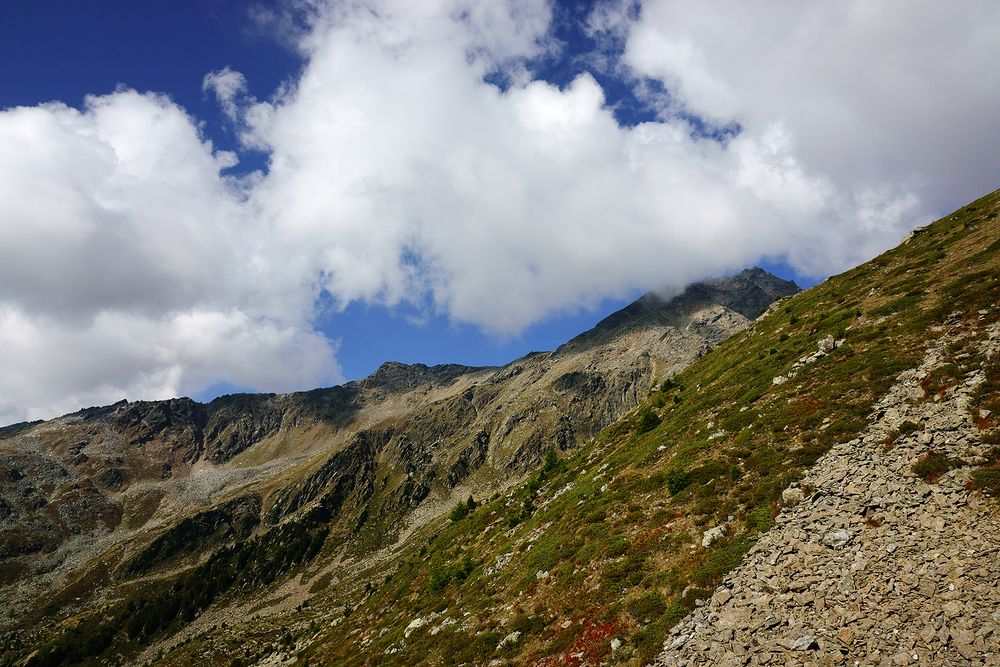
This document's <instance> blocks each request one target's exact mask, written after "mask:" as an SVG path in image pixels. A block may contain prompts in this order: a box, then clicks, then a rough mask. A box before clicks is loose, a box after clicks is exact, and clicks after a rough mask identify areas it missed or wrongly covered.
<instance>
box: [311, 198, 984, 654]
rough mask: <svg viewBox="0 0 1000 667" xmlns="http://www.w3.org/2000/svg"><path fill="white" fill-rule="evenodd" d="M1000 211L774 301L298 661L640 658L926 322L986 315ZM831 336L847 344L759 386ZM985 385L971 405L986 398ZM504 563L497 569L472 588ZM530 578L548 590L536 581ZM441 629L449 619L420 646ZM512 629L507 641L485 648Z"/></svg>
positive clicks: (485, 511)
mask: <svg viewBox="0 0 1000 667" xmlns="http://www.w3.org/2000/svg"><path fill="white" fill-rule="evenodd" d="M998 214H1000V192H997V193H993V194H991V195H989V196H987V197H985V198H983V199H981V200H979V201H977V202H975V203H973V204H971V205H969V206H967V207H965V208H963V209H962V210H960V211H958V212H956V213H955V214H953V215H951V216H948V217H946V218H944V219H942V220H940V221H938V222H936V223H935V224H934V225H932V226H931V227H930V228H929V229H928V230H927V231H926V232H924V233H921V234H918V235H916V236H915V237H913V238H912V239H911V240H910V241H909V242H908V243H906V244H904V245H901V246H900V247H898V248H896V249H894V250H891V251H889V252H887V253H885V254H884V255H882V256H880V257H878V258H876V259H875V260H873V261H872V262H869V263H868V264H865V265H863V266H861V267H858V268H856V269H854V270H852V271H849V272H847V273H844V274H842V275H839V276H836V277H834V278H831V279H830V280H828V281H826V282H825V283H823V284H822V285H820V286H818V287H816V288H814V289H812V290H809V291H807V292H804V293H802V294H800V295H798V296H796V297H793V298H791V299H788V300H786V301H783V302H782V303H781V304H779V306H778V307H777V308H776V309H775V310H774V311H773V312H772V313H771V314H770V315H768V316H767V317H765V318H763V319H762V320H760V321H759V322H758V323H757V324H756V325H755V327H754V328H753V329H752V330H751V331H749V332H747V333H746V334H745V335H739V336H736V337H734V338H731V339H729V340H728V341H726V342H725V343H723V344H722V345H720V346H719V347H718V348H717V349H716V350H714V351H713V352H712V353H711V354H709V355H707V356H706V357H705V358H704V359H703V360H701V361H700V362H699V363H696V364H694V365H693V366H691V367H690V368H689V369H687V370H686V371H684V372H682V373H681V374H680V375H679V376H677V377H676V378H675V384H676V385H677V386H676V387H674V388H668V389H667V390H666V391H657V392H655V393H654V394H653V395H651V397H650V399H649V401H648V404H647V407H648V408H650V409H653V410H655V411H656V412H657V413H658V415H659V416H660V418H661V422H660V424H659V425H658V426H656V427H655V428H654V429H653V430H651V431H648V432H646V433H643V434H640V433H638V430H640V429H637V428H636V427H637V426H638V425H639V423H640V421H641V418H640V415H641V414H642V413H643V409H642V408H640V410H638V411H636V414H635V415H634V416H633V417H632V418H631V419H626V420H623V421H622V422H619V423H618V424H616V425H614V426H612V427H611V428H609V429H608V430H607V431H605V432H604V433H603V434H602V435H601V436H599V437H598V438H597V439H596V440H595V441H594V442H592V443H591V444H590V445H588V446H586V447H584V448H581V449H580V450H579V451H577V452H576V453H575V454H574V455H573V456H572V457H570V458H568V459H565V460H563V461H561V462H560V464H559V465H556V466H550V469H549V470H548V471H543V472H541V473H539V475H538V476H536V477H535V478H534V479H533V480H532V481H531V482H529V483H528V484H526V485H525V486H523V487H522V488H520V489H519V490H518V491H517V492H515V493H513V494H511V495H507V496H504V497H500V498H497V499H495V500H493V501H491V502H488V503H485V504H484V505H483V506H482V507H480V508H478V509H477V510H476V511H475V512H474V513H473V514H472V515H471V516H469V517H467V518H465V519H462V520H461V521H459V522H457V523H450V524H448V525H445V526H443V527H442V528H441V529H440V530H439V531H438V532H437V533H436V534H434V535H433V536H431V537H430V540H429V541H428V542H427V543H426V544H424V545H423V546H421V547H420V549H419V550H418V551H416V552H415V553H411V555H410V556H409V558H408V559H407V560H405V561H404V562H402V563H400V564H399V569H398V571H396V572H395V573H393V574H392V575H391V576H389V577H387V578H385V579H383V580H379V581H375V580H373V581H372V584H373V585H374V586H375V588H376V590H375V592H374V593H372V594H370V595H368V596H367V597H366V598H365V599H364V601H363V602H361V603H360V604H358V605H357V609H355V610H354V611H353V613H351V614H350V615H349V616H348V617H347V618H346V619H344V620H343V621H342V622H341V623H340V624H339V625H337V626H336V627H334V628H331V629H327V630H324V631H323V632H320V633H319V634H318V637H317V639H316V640H315V641H314V642H313V643H312V644H311V645H310V646H309V647H308V648H306V649H305V650H304V651H303V652H302V654H301V657H302V658H303V659H307V658H310V659H312V660H313V661H315V662H319V663H326V664H364V663H365V662H366V661H372V662H374V663H377V664H459V663H463V662H465V663H470V664H484V663H485V662H488V661H489V660H490V659H493V658H500V659H504V660H509V661H510V662H516V663H518V664H534V663H541V664H553V665H554V664H579V663H581V662H584V661H587V660H590V661H593V660H595V659H599V658H602V657H604V656H606V654H607V653H608V652H609V651H610V638H611V637H618V638H621V639H623V640H624V645H623V646H622V648H620V649H619V650H618V651H616V652H615V655H614V658H615V660H616V661H620V662H625V663H633V664H643V663H644V662H645V661H647V660H649V659H650V658H651V657H653V656H654V655H655V654H656V653H657V652H658V651H659V649H660V647H661V644H662V638H663V635H664V632H665V631H666V630H667V629H668V628H669V627H670V626H671V625H672V624H674V623H675V622H676V621H677V620H679V619H680V618H681V617H682V616H683V615H684V614H685V613H686V611H687V610H688V609H690V608H691V607H692V606H693V605H694V604H695V601H696V600H697V599H699V598H702V597H706V596H707V595H709V594H710V591H711V589H712V588H713V586H714V585H715V584H716V583H717V582H718V581H719V579H720V578H721V576H722V575H723V574H724V573H725V572H726V571H728V570H729V569H731V568H732V567H734V566H735V565H737V564H738V563H739V561H740V559H741V557H742V555H743V553H744V552H745V551H746V550H747V549H748V548H749V546H750V545H751V544H752V543H753V541H754V539H755V536H756V535H757V534H758V533H760V532H761V531H763V530H766V529H767V528H768V527H769V526H770V525H771V522H772V517H773V516H774V515H775V513H776V512H777V509H778V502H779V499H780V494H781V491H782V489H784V488H785V487H787V486H788V484H789V483H790V482H791V481H793V480H794V479H796V478H797V477H800V476H801V475H802V474H803V473H804V471H805V470H806V469H807V468H808V467H809V466H810V465H811V464H812V463H814V462H815V461H816V460H817V458H819V457H820V456H821V455H822V454H823V453H824V452H825V451H827V450H828V449H829V448H830V446H831V445H833V444H834V443H835V442H838V441H843V440H845V439H850V438H853V437H854V436H855V435H856V434H858V433H859V432H860V431H861V430H862V429H863V428H864V425H865V422H866V416H867V415H868V413H869V412H870V410H871V407H872V405H873V403H874V402H875V400H877V398H878V397H880V396H881V395H882V394H883V393H884V392H885V391H886V390H887V389H888V388H889V387H890V385H891V384H892V383H893V381H894V379H895V377H896V375H898V373H899V372H900V371H902V370H904V369H906V368H909V367H912V366H914V365H915V364H916V363H917V362H918V361H919V359H920V358H921V356H922V353H923V349H924V347H925V346H926V345H927V343H928V342H929V341H930V340H931V339H932V337H933V336H934V335H935V332H934V325H935V324H936V323H939V322H941V321H943V320H945V319H947V318H948V316H949V315H951V314H952V313H953V312H960V313H961V317H963V318H965V319H966V320H967V321H968V323H969V325H970V326H978V325H980V324H981V323H982V322H983V320H982V319H981V318H979V316H978V313H977V311H978V310H980V309H990V314H989V316H988V317H989V318H990V319H996V318H998V317H1000V312H998V310H997V307H996V304H997V303H998V302H1000V275H998V270H1000V220H998ZM827 335H833V336H834V337H835V338H838V339H839V338H844V339H845V344H844V345H842V346H841V347H839V348H838V349H837V350H835V351H834V352H833V353H831V354H829V355H828V356H826V357H824V358H822V359H820V360H818V361H816V362H815V363H813V364H810V365H807V366H805V367H803V368H802V369H801V370H800V371H799V372H798V373H797V375H796V377H795V378H794V379H792V380H790V381H788V382H786V383H784V384H781V385H774V384H773V382H772V378H774V377H775V376H778V375H785V374H787V373H788V372H789V370H790V368H791V366H792V364H793V363H794V362H795V361H796V360H798V359H799V358H801V357H802V356H804V355H806V354H808V353H811V352H813V351H815V350H816V349H817V346H818V342H819V340H820V339H822V338H824V337H825V336H827ZM960 354H961V351H958V350H956V351H955V355H954V356H955V357H959V356H960ZM955 371H956V373H958V372H959V371H960V369H955ZM945 374H947V373H945ZM992 387H993V388H992V391H993V392H994V393H993V395H992V396H991V395H989V394H987V393H986V391H984V392H983V394H982V395H981V397H980V400H981V401H982V402H983V404H984V405H985V404H987V403H990V402H992V403H993V404H995V403H996V401H997V396H996V390H997V386H996V383H994V384H993V385H992ZM987 391H989V390H987ZM647 421H648V420H647ZM994 425H995V424H994V423H992V422H990V423H988V424H987V423H984V424H983V427H984V428H989V427H992V426H994ZM992 432H993V433H995V430H994V431H992ZM567 489H568V490H567ZM557 495H558V497H556V496H557ZM730 516H731V517H733V520H732V521H731V522H730V524H729V525H730V531H729V535H728V536H727V537H726V538H725V539H723V540H721V541H719V542H716V543H715V544H713V545H712V546H711V547H710V548H708V549H705V548H702V547H701V542H700V538H701V533H702V531H703V530H705V529H707V528H709V527H712V526H715V525H718V524H720V523H722V522H724V521H726V520H727V518H728V517H730ZM506 553H512V554H513V556H512V558H511V561H510V564H509V565H507V567H505V568H503V569H501V570H500V571H499V572H498V573H496V574H493V575H491V576H487V575H486V574H484V571H485V569H486V568H487V567H489V566H490V565H491V564H493V563H494V562H495V560H496V558H497V557H498V556H500V555H502V554H506ZM539 571H547V572H548V573H549V577H548V578H545V579H541V580H539V579H538V578H537V577H536V573H537V572H539ZM370 590H371V587H369V591H370ZM334 599H338V598H337V596H331V598H330V601H333V600H334ZM321 601H323V597H322V596H320V597H319V600H317V602H321ZM430 612H444V614H443V615H442V616H441V617H439V618H437V619H435V621H433V622H431V623H430V624H429V625H428V626H426V627H424V628H421V629H418V630H415V631H414V632H413V633H412V634H411V636H410V637H409V638H407V639H406V640H405V644H406V645H405V648H403V649H402V650H401V651H399V652H396V653H389V651H391V650H392V647H393V646H394V645H395V644H396V643H397V642H399V640H400V639H401V638H402V636H403V632H404V628H405V627H406V626H407V624H408V623H409V622H410V621H411V620H412V619H413V618H415V617H417V616H425V615H427V614H428V613H430ZM465 614H469V615H468V616H466V615H465ZM448 617H451V618H456V619H457V620H459V621H460V622H459V623H457V624H455V625H451V626H447V627H445V628H444V629H442V630H441V631H439V632H438V634H436V635H434V636H432V635H431V634H430V632H429V631H428V630H429V629H430V628H431V627H432V626H435V625H437V624H439V623H440V622H441V621H442V620H443V619H444V618H448ZM566 621H572V624H570V625H568V627H565V628H564V627H562V626H563V625H564V624H565V622H566ZM514 630H519V631H520V632H521V636H520V638H519V639H518V641H516V642H511V643H508V644H506V645H505V646H504V647H502V648H501V649H499V650H497V648H496V646H497V644H498V643H499V641H500V640H501V638H503V637H504V636H506V635H507V634H508V633H510V632H512V631H514ZM383 631H385V634H382V633H383Z"/></svg>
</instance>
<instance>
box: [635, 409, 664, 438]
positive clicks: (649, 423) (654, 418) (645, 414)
mask: <svg viewBox="0 0 1000 667" xmlns="http://www.w3.org/2000/svg"><path fill="white" fill-rule="evenodd" d="M659 425H660V417H659V415H657V414H656V413H655V412H653V411H652V410H650V409H649V408H646V409H645V410H643V411H642V414H641V415H639V425H638V426H637V427H636V429H635V432H636V433H638V434H639V435H642V434H643V433H649V432H650V431H652V430H653V429H654V428H656V427H657V426H659Z"/></svg>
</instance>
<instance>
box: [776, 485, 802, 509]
mask: <svg viewBox="0 0 1000 667" xmlns="http://www.w3.org/2000/svg"><path fill="white" fill-rule="evenodd" d="M805 497H806V494H805V492H804V491H803V490H802V489H801V488H799V487H797V486H790V487H788V488H787V489H785V490H784V491H782V492H781V502H782V504H784V505H797V504H798V503H800V502H802V501H803V500H805Z"/></svg>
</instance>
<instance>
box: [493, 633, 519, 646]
mask: <svg viewBox="0 0 1000 667" xmlns="http://www.w3.org/2000/svg"><path fill="white" fill-rule="evenodd" d="M520 638H521V631H520V630H514V632H512V633H510V634H509V635H507V636H506V637H504V638H503V639H501V640H500V643H499V644H497V648H498V649H499V648H503V647H504V646H507V645H509V644H516V643H517V640H518V639H520Z"/></svg>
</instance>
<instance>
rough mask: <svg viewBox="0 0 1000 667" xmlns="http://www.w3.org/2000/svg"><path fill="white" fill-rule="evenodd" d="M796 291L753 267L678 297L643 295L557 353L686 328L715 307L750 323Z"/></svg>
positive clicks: (700, 284) (659, 292)
mask: <svg viewBox="0 0 1000 667" xmlns="http://www.w3.org/2000/svg"><path fill="white" fill-rule="evenodd" d="M799 291H800V290H799V286H798V285H796V284H795V283H793V282H792V281H790V280H783V279H781V278H778V277H777V276H775V275H774V274H771V273H768V272H767V271H765V270H764V269H761V268H759V267H753V268H750V269H745V270H743V271H741V272H740V273H738V274H736V275H734V276H726V277H720V278H709V279H707V280H703V281H700V282H696V283H692V284H691V285H688V286H687V287H686V288H685V289H684V290H683V291H682V292H680V293H679V294H678V293H677V292H676V290H670V289H663V290H657V291H653V292H647V293H646V294H644V295H642V296H641V297H639V298H638V299H637V300H635V301H633V302H632V303H631V304H629V305H628V306H625V307H624V308H622V309H621V310H619V311H617V312H615V313H612V314H611V315H608V316H607V317H606V318H604V319H603V320H601V321H600V322H598V323H597V325H596V326H594V328H593V329H591V330H590V331H587V332H585V333H582V334H580V335H579V336H577V337H576V338H574V339H572V340H571V341H569V342H568V343H566V344H565V345H564V346H563V347H562V348H560V350H562V351H569V350H579V349H582V348H585V347H589V346H591V345H595V344H600V343H603V342H606V341H608V340H609V339H612V338H615V337H617V336H620V335H622V334H624V333H627V332H629V331H635V330H638V329H646V328H649V327H663V326H673V327H678V328H682V327H686V326H688V325H689V324H690V323H691V321H692V318H693V317H695V315H696V314H697V313H700V312H701V311H704V310H706V309H711V308H713V307H717V306H723V307H725V308H727V309H729V310H731V311H734V312H736V313H739V314H740V315H742V316H743V317H745V318H747V319H750V320H752V319H755V318H757V317H758V316H759V315H760V314H761V313H763V312H764V311H765V310H767V307H768V306H770V305H771V304H772V303H773V302H774V301H776V300H777V299H780V298H783V297H786V296H791V295H792V294H795V293H797V292H799Z"/></svg>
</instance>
